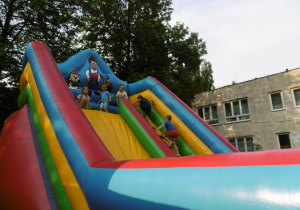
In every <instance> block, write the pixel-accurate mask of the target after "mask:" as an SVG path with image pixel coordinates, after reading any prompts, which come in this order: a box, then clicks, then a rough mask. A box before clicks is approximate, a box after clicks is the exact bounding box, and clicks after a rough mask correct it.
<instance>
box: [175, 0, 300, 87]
mask: <svg viewBox="0 0 300 210" xmlns="http://www.w3.org/2000/svg"><path fill="white" fill-rule="evenodd" d="M172 7H173V8H174V11H173V14H172V21H171V24H172V25H174V24H175V23H176V22H182V23H184V24H185V26H188V27H189V29H190V31H192V32H197V33H199V37H200V38H203V40H204V41H205V42H206V47H207V51H208V54H207V55H206V56H205V57H204V58H205V59H206V60H208V61H209V62H211V63H212V69H213V72H214V73H213V76H214V81H215V83H214V84H215V87H216V88H218V87H220V86H224V85H228V84H231V83H232V81H235V82H243V81H247V80H251V79H254V78H255V77H262V76H267V75H270V74H275V73H278V72H282V71H285V69H294V68H298V67H300V0H173V5H172Z"/></svg>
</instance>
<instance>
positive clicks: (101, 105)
mask: <svg viewBox="0 0 300 210" xmlns="http://www.w3.org/2000/svg"><path fill="white" fill-rule="evenodd" d="M102 109H103V103H102V102H101V103H100V112H102Z"/></svg>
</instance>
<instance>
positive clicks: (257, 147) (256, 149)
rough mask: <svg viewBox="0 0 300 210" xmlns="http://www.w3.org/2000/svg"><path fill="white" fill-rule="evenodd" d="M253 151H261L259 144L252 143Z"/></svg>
mask: <svg viewBox="0 0 300 210" xmlns="http://www.w3.org/2000/svg"><path fill="white" fill-rule="evenodd" d="M254 149H255V151H261V150H262V149H263V147H262V145H261V144H256V143H254Z"/></svg>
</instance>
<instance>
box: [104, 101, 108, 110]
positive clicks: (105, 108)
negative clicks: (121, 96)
mask: <svg viewBox="0 0 300 210" xmlns="http://www.w3.org/2000/svg"><path fill="white" fill-rule="evenodd" d="M107 105H108V102H105V103H104V111H105V112H108V111H107Z"/></svg>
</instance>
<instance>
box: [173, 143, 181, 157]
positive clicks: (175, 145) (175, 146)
mask: <svg viewBox="0 0 300 210" xmlns="http://www.w3.org/2000/svg"><path fill="white" fill-rule="evenodd" d="M173 144H174V148H175V151H176V153H177V156H178V157H179V156H180V154H179V149H178V147H177V144H176V142H173Z"/></svg>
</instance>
